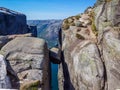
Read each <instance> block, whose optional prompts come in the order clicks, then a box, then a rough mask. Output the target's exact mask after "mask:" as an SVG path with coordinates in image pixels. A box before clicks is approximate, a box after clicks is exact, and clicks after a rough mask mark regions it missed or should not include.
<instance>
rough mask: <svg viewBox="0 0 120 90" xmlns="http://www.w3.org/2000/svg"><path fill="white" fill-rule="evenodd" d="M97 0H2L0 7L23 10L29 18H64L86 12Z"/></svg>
mask: <svg viewBox="0 0 120 90" xmlns="http://www.w3.org/2000/svg"><path fill="white" fill-rule="evenodd" d="M95 2H96V0H0V7H6V8H9V9H11V10H15V11H18V12H21V13H23V14H25V15H26V16H27V19H28V20H37V19H39V20H46V19H64V18H67V17H69V16H74V15H77V14H79V13H82V12H84V10H85V9H86V8H87V7H88V6H93V5H94V3H95Z"/></svg>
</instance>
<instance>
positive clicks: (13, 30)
mask: <svg viewBox="0 0 120 90" xmlns="http://www.w3.org/2000/svg"><path fill="white" fill-rule="evenodd" d="M23 33H27V24H26V16H25V15H24V14H21V13H18V12H15V11H12V10H9V9H6V8H2V7H1V8H0V35H10V34H23Z"/></svg>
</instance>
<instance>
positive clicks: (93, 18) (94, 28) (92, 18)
mask: <svg viewBox="0 0 120 90" xmlns="http://www.w3.org/2000/svg"><path fill="white" fill-rule="evenodd" d="M89 16H90V20H91V22H92V25H91V29H92V31H93V33H94V34H95V35H96V36H97V35H98V30H97V29H96V26H95V13H94V11H91V12H90V13H89Z"/></svg>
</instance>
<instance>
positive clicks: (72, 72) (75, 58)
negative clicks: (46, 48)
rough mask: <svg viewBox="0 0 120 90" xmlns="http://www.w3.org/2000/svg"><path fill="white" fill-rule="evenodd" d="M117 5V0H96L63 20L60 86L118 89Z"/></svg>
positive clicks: (70, 89) (119, 3) (81, 89)
mask: <svg viewBox="0 0 120 90" xmlns="http://www.w3.org/2000/svg"><path fill="white" fill-rule="evenodd" d="M119 8H120V0H98V1H97V3H96V4H95V6H94V8H88V9H87V10H86V11H85V12H84V13H83V14H80V15H77V16H72V17H69V18H67V19H65V20H64V22H63V27H62V48H61V49H62V57H61V60H62V64H61V65H60V69H59V75H58V78H59V89H60V90H117V89H120V79H119V78H120V65H119V63H120V57H119V56H120V55H119V54H120V52H119V44H120V39H119V37H120V20H119V19H120V17H119V15H120V14H119V11H120V10H119Z"/></svg>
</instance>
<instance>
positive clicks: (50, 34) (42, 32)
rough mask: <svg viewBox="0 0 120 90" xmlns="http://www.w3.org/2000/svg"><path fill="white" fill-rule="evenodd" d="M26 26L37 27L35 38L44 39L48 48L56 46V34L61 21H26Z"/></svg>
mask: <svg viewBox="0 0 120 90" xmlns="http://www.w3.org/2000/svg"><path fill="white" fill-rule="evenodd" d="M27 24H28V25H30V26H37V37H40V38H43V39H45V40H46V41H47V43H48V45H49V48H51V47H53V46H56V45H57V44H58V32H59V30H60V28H61V25H62V20H28V21H27Z"/></svg>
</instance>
